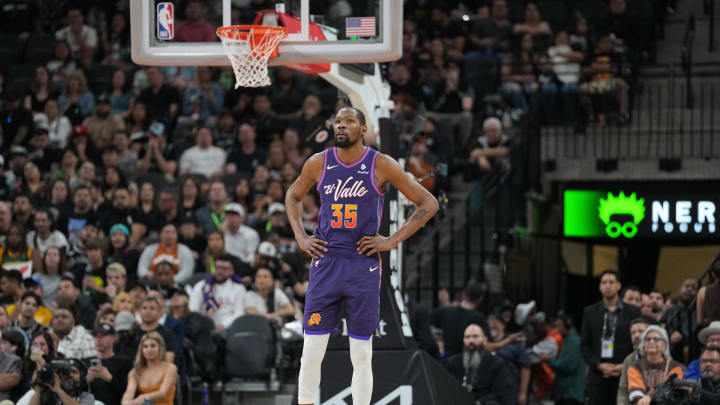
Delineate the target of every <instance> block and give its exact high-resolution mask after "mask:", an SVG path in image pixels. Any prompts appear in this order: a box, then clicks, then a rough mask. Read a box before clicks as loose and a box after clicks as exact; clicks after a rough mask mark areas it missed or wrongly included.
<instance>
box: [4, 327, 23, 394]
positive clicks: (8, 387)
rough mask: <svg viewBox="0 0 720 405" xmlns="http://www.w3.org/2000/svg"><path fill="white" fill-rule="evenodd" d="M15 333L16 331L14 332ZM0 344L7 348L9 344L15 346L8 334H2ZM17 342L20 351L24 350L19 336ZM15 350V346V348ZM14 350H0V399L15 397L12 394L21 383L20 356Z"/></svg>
mask: <svg viewBox="0 0 720 405" xmlns="http://www.w3.org/2000/svg"><path fill="white" fill-rule="evenodd" d="M15 333H17V332H15ZM2 339H3V340H2V343H3V344H2V346H3V348H4V349H9V348H10V347H11V346H17V343H18V342H16V344H15V345H13V344H12V343H11V342H10V341H9V340H8V336H6V335H3V336H2ZM20 339H21V341H20V342H19V343H20V344H21V345H20V348H22V351H23V352H24V351H25V346H24V344H25V342H24V341H23V340H22V337H20ZM16 350H17V348H16ZM16 353H17V352H16V351H15V352H8V351H6V350H0V401H4V400H9V399H16V398H15V397H14V396H13V395H12V394H15V393H17V390H16V389H17V388H18V387H19V386H20V384H21V376H20V374H21V371H22V357H18V356H17V355H16Z"/></svg>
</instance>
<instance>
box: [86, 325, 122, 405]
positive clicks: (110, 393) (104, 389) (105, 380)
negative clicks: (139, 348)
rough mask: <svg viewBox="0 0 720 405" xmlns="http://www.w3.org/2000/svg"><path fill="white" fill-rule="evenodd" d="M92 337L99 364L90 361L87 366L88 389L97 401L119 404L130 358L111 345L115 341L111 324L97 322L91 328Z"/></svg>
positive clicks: (115, 336)
mask: <svg viewBox="0 0 720 405" xmlns="http://www.w3.org/2000/svg"><path fill="white" fill-rule="evenodd" d="M93 337H94V339H95V347H97V351H98V359H99V360H100V364H95V365H92V363H91V366H90V367H89V368H88V372H87V381H88V384H89V385H90V390H91V391H92V392H93V393H94V395H95V399H96V400H97V401H101V402H102V403H104V404H119V403H120V401H122V398H123V394H124V393H125V388H126V387H127V378H128V374H129V373H130V370H131V369H132V360H131V359H129V358H127V357H121V356H117V355H116V354H115V352H114V350H113V345H114V344H115V342H117V332H115V328H114V327H113V326H112V325H111V324H107V323H100V324H98V326H96V327H95V329H93Z"/></svg>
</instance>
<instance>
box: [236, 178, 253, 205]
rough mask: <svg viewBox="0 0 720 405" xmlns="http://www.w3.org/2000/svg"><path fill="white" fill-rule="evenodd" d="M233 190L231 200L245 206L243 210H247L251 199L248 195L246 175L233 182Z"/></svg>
mask: <svg viewBox="0 0 720 405" xmlns="http://www.w3.org/2000/svg"><path fill="white" fill-rule="evenodd" d="M233 191H234V193H233V201H235V202H236V203H238V204H240V205H242V206H243V208H245V212H247V211H248V210H249V209H250V201H252V196H251V195H250V180H248V178H247V177H242V178H240V180H238V182H237V184H235V188H234V189H233Z"/></svg>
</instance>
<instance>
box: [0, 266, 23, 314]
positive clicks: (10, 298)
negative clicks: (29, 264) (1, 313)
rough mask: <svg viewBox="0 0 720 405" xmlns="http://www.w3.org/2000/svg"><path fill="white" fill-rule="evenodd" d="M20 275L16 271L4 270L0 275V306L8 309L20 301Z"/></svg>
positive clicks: (21, 289) (21, 278)
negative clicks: (0, 293) (0, 292)
mask: <svg viewBox="0 0 720 405" xmlns="http://www.w3.org/2000/svg"><path fill="white" fill-rule="evenodd" d="M22 280H23V277H22V274H21V273H20V272H19V271H17V270H5V271H3V272H2V273H0V291H2V295H1V296H0V305H2V306H3V307H6V308H7V307H8V306H10V305H13V304H15V303H17V302H18V301H20V297H22V295H23V288H22Z"/></svg>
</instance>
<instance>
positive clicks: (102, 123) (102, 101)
mask: <svg viewBox="0 0 720 405" xmlns="http://www.w3.org/2000/svg"><path fill="white" fill-rule="evenodd" d="M111 109H112V107H111V105H110V99H108V98H107V96H105V95H101V96H100V97H99V98H98V99H97V100H96V102H95V112H94V113H93V114H92V115H91V116H89V117H87V118H85V120H84V121H83V122H82V126H84V127H86V128H87V129H88V132H89V133H90V136H91V138H92V140H93V143H94V144H95V147H96V148H98V149H103V148H105V147H106V146H110V144H111V143H112V137H113V134H115V132H117V131H120V130H124V129H125V121H123V119H122V118H121V117H120V116H118V115H115V114H112V113H111Z"/></svg>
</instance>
